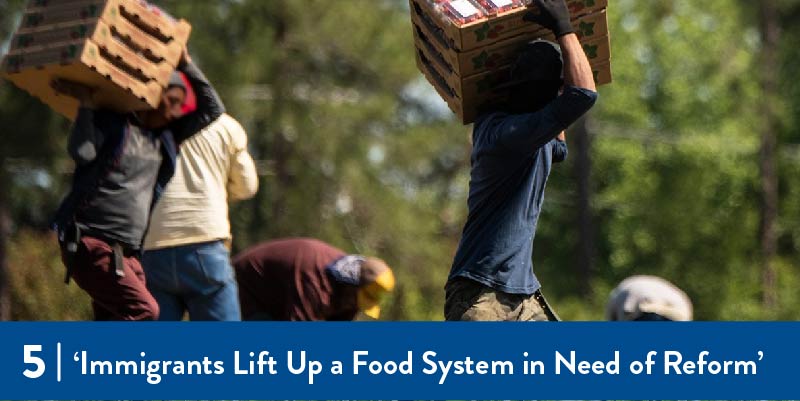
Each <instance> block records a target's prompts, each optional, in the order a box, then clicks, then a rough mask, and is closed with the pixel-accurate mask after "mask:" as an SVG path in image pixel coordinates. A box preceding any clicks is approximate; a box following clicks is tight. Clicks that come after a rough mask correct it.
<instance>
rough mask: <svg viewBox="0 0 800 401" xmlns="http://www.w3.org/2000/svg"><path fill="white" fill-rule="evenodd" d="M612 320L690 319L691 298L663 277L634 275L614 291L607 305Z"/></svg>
mask: <svg viewBox="0 0 800 401" xmlns="http://www.w3.org/2000/svg"><path fill="white" fill-rule="evenodd" d="M606 318H607V319H608V320H612V321H690V320H692V301H691V300H690V299H689V296H688V295H686V293H685V292H683V291H682V290H681V289H680V288H678V287H676V286H675V285H674V284H672V283H670V282H669V281H667V280H664V279H663V278H661V277H656V276H631V277H628V278H626V279H625V280H623V281H622V282H621V283H620V284H619V285H618V286H617V287H616V288H615V289H614V290H613V291H611V297H610V299H609V300H608V305H607V306H606Z"/></svg>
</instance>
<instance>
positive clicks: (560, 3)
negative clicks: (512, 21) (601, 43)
mask: <svg viewBox="0 0 800 401" xmlns="http://www.w3.org/2000/svg"><path fill="white" fill-rule="evenodd" d="M533 2H534V4H536V7H537V8H538V9H539V14H534V13H533V11H530V12H528V13H527V14H525V16H524V17H523V19H524V20H525V21H529V22H535V23H537V24H539V25H541V26H543V27H545V28H547V29H549V30H551V31H553V33H554V34H555V35H556V37H557V38H558V37H561V36H564V35H566V34H568V33H572V32H574V31H573V29H572V24H571V23H570V22H569V18H570V16H569V9H568V8H567V3H566V2H565V1H564V0H534V1H533Z"/></svg>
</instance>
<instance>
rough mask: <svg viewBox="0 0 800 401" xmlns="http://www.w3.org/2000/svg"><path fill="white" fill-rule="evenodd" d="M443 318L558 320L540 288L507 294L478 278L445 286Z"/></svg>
mask: <svg viewBox="0 0 800 401" xmlns="http://www.w3.org/2000/svg"><path fill="white" fill-rule="evenodd" d="M445 292H446V300H445V304H444V317H445V319H446V320H449V321H476V322H477V321H484V322H499V321H516V322H528V321H559V320H560V319H559V318H558V316H557V315H556V314H555V313H554V312H553V310H552V309H551V308H550V305H548V304H547V300H545V299H544V295H542V293H541V291H536V292H535V293H534V294H531V295H526V294H508V293H505V292H502V291H497V290H494V289H492V288H490V287H487V286H485V285H483V284H481V283H478V282H477V281H473V280H469V279H465V278H457V279H454V280H451V281H450V282H448V283H447V285H446V286H445Z"/></svg>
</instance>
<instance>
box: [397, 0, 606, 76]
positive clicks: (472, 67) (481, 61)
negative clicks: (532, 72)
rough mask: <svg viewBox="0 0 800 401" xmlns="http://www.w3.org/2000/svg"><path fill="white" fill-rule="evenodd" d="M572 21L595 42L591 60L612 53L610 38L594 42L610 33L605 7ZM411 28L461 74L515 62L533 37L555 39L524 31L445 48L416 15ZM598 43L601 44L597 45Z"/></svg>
mask: <svg viewBox="0 0 800 401" xmlns="http://www.w3.org/2000/svg"><path fill="white" fill-rule="evenodd" d="M573 25H574V28H575V32H576V34H577V35H578V38H579V40H580V41H581V43H584V44H585V43H593V44H591V45H589V46H588V47H587V46H585V50H586V51H587V56H589V59H590V61H592V60H594V59H598V58H603V57H605V58H607V57H608V55H610V48H609V46H608V43H607V41H606V43H605V44H599V43H594V42H593V41H596V40H598V39H600V38H602V37H605V36H607V35H608V22H607V19H606V12H605V10H601V11H599V12H596V13H594V14H589V15H586V16H583V17H581V18H578V19H576V20H574V21H573ZM412 28H413V30H414V43H415V44H416V46H417V47H419V48H424V49H425V50H426V51H427V52H429V53H432V54H435V58H436V59H437V60H440V61H441V62H443V63H445V64H447V67H446V68H447V69H448V70H449V74H450V75H454V76H459V77H465V76H469V75H474V74H478V73H481V72H484V71H488V70H491V69H496V68H500V67H503V66H505V65H509V64H512V63H513V62H514V61H515V60H516V58H517V55H518V54H519V51H520V50H521V49H522V48H524V47H525V45H526V44H527V43H528V42H530V41H532V40H535V39H547V40H550V41H555V38H554V37H553V34H552V33H551V32H549V31H544V30H539V31H536V32H526V33H522V34H520V35H517V36H514V37H511V38H508V39H506V40H502V41H499V42H496V43H493V44H491V45H488V46H485V47H481V48H478V49H475V50H471V51H467V52H456V51H452V50H447V49H444V48H442V47H441V45H440V43H441V42H440V41H439V40H437V39H436V38H435V35H436V34H435V33H434V32H431V31H430V30H429V29H428V28H426V27H425V26H424V24H421V23H420V22H419V21H418V20H416V19H414V18H412ZM592 46H596V47H592ZM598 46H599V47H602V48H598ZM593 56H594V57H593Z"/></svg>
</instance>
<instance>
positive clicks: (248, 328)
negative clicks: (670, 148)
mask: <svg viewBox="0 0 800 401" xmlns="http://www.w3.org/2000/svg"><path fill="white" fill-rule="evenodd" d="M0 332H2V333H3V341H2V343H0V380H2V383H3V385H2V386H0V399H142V400H145V399H405V400H413V399H470V400H478V399H644V398H656V399H755V398H758V399H791V398H795V399H796V398H800V390H798V384H797V381H796V380H797V377H798V368H797V364H796V363H797V361H798V357H800V351H799V350H798V345H797V344H798V343H797V338H798V337H800V323H788V322H786V323H783V322H776V323H661V322H651V323H599V322H598V323H557V324H554V323H433V322H432V323H422V322H417V323H377V322H376V323H238V322H237V323H197V322H192V323H187V322H179V323H3V324H0Z"/></svg>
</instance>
